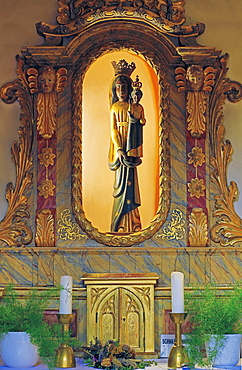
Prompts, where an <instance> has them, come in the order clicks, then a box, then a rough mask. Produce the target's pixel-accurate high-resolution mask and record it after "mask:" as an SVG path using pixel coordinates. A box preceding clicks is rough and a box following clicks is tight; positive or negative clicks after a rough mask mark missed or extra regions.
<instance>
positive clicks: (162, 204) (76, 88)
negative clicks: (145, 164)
mask: <svg viewBox="0 0 242 370" xmlns="http://www.w3.org/2000/svg"><path fill="white" fill-rule="evenodd" d="M129 44H130V45H129ZM131 45H132V47H131ZM103 49H104V50H105V51H103ZM140 49H141V46H140V44H139V41H137V39H135V41H134V40H132V41H131V40H130V41H127V42H126V47H125V48H121V47H120V42H112V43H109V44H108V45H105V46H103V48H102V49H101V50H100V48H99V44H98V43H97V44H95V45H92V47H91V54H90V55H84V56H83V58H81V60H82V63H81V65H80V66H79V68H77V69H76V73H75V75H74V78H73V82H72V90H73V107H74V108H73V114H72V122H73V136H72V145H73V147H72V208H73V212H74V215H75V217H76V220H77V223H78V224H79V225H80V227H81V228H82V229H83V230H84V231H85V232H86V233H87V234H88V235H89V236H90V237H91V238H93V239H95V240H96V241H97V242H99V243H101V244H104V245H107V246H119V247H122V246H131V245H134V244H139V243H141V242H143V241H144V240H147V239H149V238H151V237H152V236H153V235H154V234H155V232H156V231H157V230H158V229H159V228H160V227H161V226H162V224H163V223H164V222H165V220H166V217H167V213H168V211H169V201H170V195H169V194H170V161H169V150H170V147H169V144H168V139H169V131H168V127H169V124H168V123H169V105H170V100H169V84H168V81H167V79H166V73H165V67H164V65H162V64H161V61H160V60H159V58H158V57H157V56H156V55H154V54H153V53H151V52H150V51H148V50H144V49H143V48H142V52H140V51H139V50H140ZM117 50H122V51H124V50H126V51H129V52H131V53H134V52H135V53H136V54H139V55H140V56H143V57H144V58H145V60H146V61H147V62H148V63H149V64H150V65H151V66H152V67H153V69H154V70H155V71H156V73H157V75H158V79H159V82H160V104H159V106H160V107H162V109H161V111H160V115H159V117H160V122H159V161H160V166H159V168H160V173H159V188H160V189H159V191H160V193H159V204H158V209H157V212H156V215H155V217H154V218H153V220H152V221H151V222H150V224H149V226H147V227H146V228H144V229H142V230H141V231H139V232H135V233H129V234H127V235H126V234H123V235H119V233H103V232H100V231H99V230H98V229H97V228H95V227H93V225H92V224H91V222H90V221H89V220H87V219H86V217H85V213H84V210H83V206H82V186H81V184H82V178H81V175H82V146H81V145H82V82H83V77H84V75H85V72H86V70H87V69H88V68H89V66H90V65H91V63H92V62H93V61H94V60H95V59H97V58H98V57H99V56H101V55H102V54H104V53H106V52H111V51H117Z"/></svg>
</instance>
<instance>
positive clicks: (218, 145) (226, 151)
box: [209, 54, 242, 246]
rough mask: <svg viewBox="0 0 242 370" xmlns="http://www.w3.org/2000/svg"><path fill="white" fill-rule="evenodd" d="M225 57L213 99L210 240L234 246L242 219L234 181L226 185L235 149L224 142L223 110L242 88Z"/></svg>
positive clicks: (241, 233)
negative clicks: (230, 75)
mask: <svg viewBox="0 0 242 370" xmlns="http://www.w3.org/2000/svg"><path fill="white" fill-rule="evenodd" d="M227 59H228V55H227V54H226V55H225V56H223V57H222V58H221V59H220V70H219V75H218V79H217V82H216V85H215V88H214V90H213V93H212V95H211V99H210V108H209V113H210V121H211V123H210V138H211V147H212V157H211V164H212V166H213V172H212V176H211V177H212V181H213V183H214V185H215V187H216V190H217V195H216V196H215V210H214V212H213V216H214V217H215V218H216V223H215V224H214V225H213V227H212V229H211V238H212V240H213V241H214V242H217V243H220V244H221V245H222V246H231V245H234V244H235V243H238V242H242V219H241V218H240V217H239V216H238V214H237V213H236V212H235V209H234V202H235V201H236V198H237V194H238V189H237V185H236V183H235V182H234V181H231V182H230V184H229V185H228V184H227V168H228V164H229V162H230V160H231V156H232V146H231V143H230V142H229V141H228V140H225V139H224V136H225V127H224V125H223V113H222V107H223V105H224V102H225V99H226V97H227V98H228V100H230V101H231V102H237V101H240V100H241V99H242V85H241V84H240V83H238V82H234V81H230V80H229V79H228V78H227V77H226V73H227Z"/></svg>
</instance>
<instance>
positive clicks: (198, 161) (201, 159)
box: [188, 146, 205, 167]
mask: <svg viewBox="0 0 242 370" xmlns="http://www.w3.org/2000/svg"><path fill="white" fill-rule="evenodd" d="M188 157H189V160H188V164H193V166H194V167H198V166H202V164H203V163H205V154H203V152H202V148H199V147H197V146H194V147H193V148H192V151H191V152H190V153H188Z"/></svg>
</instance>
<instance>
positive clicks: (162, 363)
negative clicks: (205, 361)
mask: <svg viewBox="0 0 242 370" xmlns="http://www.w3.org/2000/svg"><path fill="white" fill-rule="evenodd" d="M154 361H155V362H156V363H157V365H152V366H149V367H147V368H146V369H145V370H167V358H159V359H155V360H154ZM7 369H9V370H21V369H19V368H15V367H6V366H4V365H3V363H2V361H1V359H0V370H7ZM56 369H61V370H63V368H56ZM65 369H72V370H97V369H95V368H93V367H89V366H87V365H85V364H84V360H83V359H81V358H76V367H70V368H65ZM185 369H187V368H184V370H185ZM221 369H223V370H242V362H240V364H239V365H237V366H227V367H219V368H217V367H216V368H215V367H214V368H213V370H221ZM22 370H47V366H46V365H42V364H39V365H36V366H33V367H28V368H22ZM196 370H200V369H196ZM201 370H204V369H201ZM206 370H207V369H206Z"/></svg>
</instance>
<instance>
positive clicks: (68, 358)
mask: <svg viewBox="0 0 242 370" xmlns="http://www.w3.org/2000/svg"><path fill="white" fill-rule="evenodd" d="M57 317H58V320H59V323H60V324H61V325H62V330H63V334H65V333H68V331H69V327H70V324H71V323H72V322H73V320H74V317H75V314H74V313H70V314H63V313H59V314H57ZM63 337H64V338H65V335H63ZM63 342H64V343H62V344H61V345H60V347H59V348H58V350H57V352H56V357H55V366H56V367H65V368H67V367H76V360H75V357H74V352H73V349H72V348H71V347H70V346H68V344H67V343H65V340H63Z"/></svg>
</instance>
